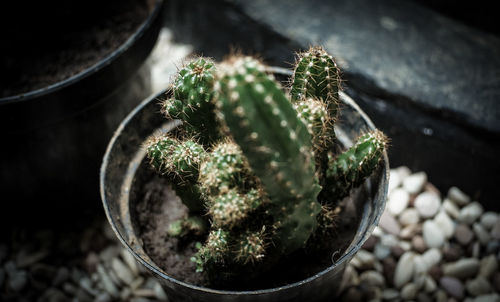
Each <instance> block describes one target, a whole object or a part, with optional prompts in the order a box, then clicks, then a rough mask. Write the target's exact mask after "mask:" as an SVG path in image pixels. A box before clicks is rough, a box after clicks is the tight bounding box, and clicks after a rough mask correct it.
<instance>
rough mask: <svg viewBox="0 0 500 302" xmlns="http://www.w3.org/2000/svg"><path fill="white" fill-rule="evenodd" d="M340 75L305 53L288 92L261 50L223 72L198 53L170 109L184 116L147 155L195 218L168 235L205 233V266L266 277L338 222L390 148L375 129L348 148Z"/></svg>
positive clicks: (323, 57)
mask: <svg viewBox="0 0 500 302" xmlns="http://www.w3.org/2000/svg"><path fill="white" fill-rule="evenodd" d="M216 69H217V70H216ZM339 73H340V72H339V70H338V68H337V65H336V64H335V61H334V60H333V58H332V57H331V56H330V55H328V54H327V53H326V52H325V51H324V50H323V49H322V48H320V47H314V48H311V49H309V50H308V51H306V52H304V53H301V54H299V55H298V59H297V63H296V67H295V71H294V76H293V78H292V80H291V81H290V82H291V83H292V85H291V87H290V88H289V90H288V89H287V88H285V89H284V88H282V87H281V86H280V84H279V83H278V82H277V81H275V79H274V78H273V76H272V75H270V74H268V73H267V72H266V68H265V66H264V65H263V64H262V63H261V62H259V61H258V60H256V59H254V58H251V57H244V56H233V57H231V58H229V59H227V60H226V61H224V62H222V63H221V64H219V65H218V66H217V67H216V66H215V64H214V63H212V61H210V60H208V59H205V58H198V59H195V60H193V61H191V62H190V63H188V64H187V65H185V67H184V68H182V69H181V70H180V71H179V74H178V76H177V78H176V80H175V82H174V85H173V87H172V95H173V98H171V99H168V100H166V101H165V102H164V104H163V111H164V112H165V114H166V115H167V117H169V118H175V119H180V120H182V121H183V122H184V123H183V125H182V126H181V127H180V129H179V130H178V131H176V132H175V133H174V134H167V135H164V136H161V137H154V138H151V139H150V140H149V141H148V143H147V155H148V158H149V160H150V163H151V165H152V166H153V167H154V168H155V169H156V170H157V171H158V172H159V173H161V174H164V175H167V176H168V177H170V179H171V180H172V183H173V186H174V189H175V190H176V192H177V194H178V195H179V196H180V197H181V199H182V201H183V202H184V203H185V204H186V206H187V207H188V208H189V209H190V215H192V216H190V217H185V218H183V219H181V220H179V221H175V222H173V223H172V225H171V226H170V228H169V230H167V233H168V234H169V235H170V236H180V237H188V236H192V235H194V236H200V234H201V233H203V232H205V236H206V241H205V242H204V244H200V246H199V251H198V253H197V254H196V256H195V257H193V259H192V260H193V261H194V262H196V264H197V270H198V271H205V272H207V273H208V275H209V277H212V278H219V279H220V278H221V276H223V277H222V278H231V277H234V276H237V275H238V274H239V275H241V274H243V272H245V273H248V272H250V271H251V272H254V273H255V272H259V271H262V270H265V269H266V268H267V267H269V266H270V265H272V263H274V262H275V261H276V260H277V259H278V258H279V257H281V255H288V254H291V253H293V252H294V251H297V250H298V249H301V248H304V247H306V245H307V243H308V241H309V240H310V238H311V237H313V236H312V235H313V234H315V233H321V234H328V233H329V232H330V231H331V230H332V229H334V228H335V219H336V217H337V214H338V211H339V209H338V208H337V204H338V202H339V201H340V200H341V199H342V198H344V197H346V196H347V195H349V192H350V190H351V189H352V188H354V187H357V186H359V185H360V184H362V183H363V181H364V180H365V179H366V178H367V177H369V176H370V175H371V174H372V173H373V171H374V170H375V169H376V168H377V166H378V163H379V161H380V159H381V157H382V154H383V150H384V148H385V145H386V138H385V136H384V135H383V134H382V133H381V132H380V131H378V130H377V131H373V132H368V133H365V134H362V135H361V136H360V138H359V139H358V141H357V142H356V143H355V144H354V146H352V147H351V148H349V149H348V150H346V151H344V152H340V153H339V152H338V150H339V149H340V148H341V146H339V145H338V142H337V140H336V138H335V131H334V123H335V120H336V117H337V114H338V111H339V99H338V96H339V89H340V78H339ZM320 193H321V194H320ZM200 214H204V215H205V217H207V216H208V218H209V221H210V227H209V228H207V227H206V226H205V227H204V223H203V219H201V220H200V219H199V215H200ZM207 233H208V234H207Z"/></svg>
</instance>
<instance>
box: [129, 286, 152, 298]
mask: <svg viewBox="0 0 500 302" xmlns="http://www.w3.org/2000/svg"><path fill="white" fill-rule="evenodd" d="M134 295H136V296H139V297H145V298H153V297H154V296H155V292H154V290H152V289H149V288H139V289H137V290H135V291H134Z"/></svg>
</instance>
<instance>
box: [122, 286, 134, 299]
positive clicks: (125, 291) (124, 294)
mask: <svg viewBox="0 0 500 302" xmlns="http://www.w3.org/2000/svg"><path fill="white" fill-rule="evenodd" d="M130 296H132V290H131V289H130V288H129V287H124V288H123V289H122V291H121V292H120V300H122V301H125V300H128V298H129V297H130Z"/></svg>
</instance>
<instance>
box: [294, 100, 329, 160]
mask: <svg viewBox="0 0 500 302" xmlns="http://www.w3.org/2000/svg"><path fill="white" fill-rule="evenodd" d="M293 107H294V108H295V111H297V115H298V116H299V118H300V119H301V120H302V122H303V123H304V124H305V125H306V126H307V130H309V133H310V134H311V136H312V143H313V147H314V152H315V153H320V152H324V151H325V150H326V148H327V147H328V146H329V142H331V141H332V136H331V133H335V132H334V130H333V120H332V118H331V117H330V115H329V114H328V109H327V107H326V105H325V104H324V103H323V102H322V101H320V100H319V99H315V98H306V99H303V100H300V101H298V102H296V103H295V104H294V105H293Z"/></svg>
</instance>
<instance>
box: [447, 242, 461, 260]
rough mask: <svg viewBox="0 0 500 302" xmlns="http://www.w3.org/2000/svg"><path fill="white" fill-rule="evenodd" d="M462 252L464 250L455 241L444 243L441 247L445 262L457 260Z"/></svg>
mask: <svg viewBox="0 0 500 302" xmlns="http://www.w3.org/2000/svg"><path fill="white" fill-rule="evenodd" d="M463 254H464V251H463V249H462V247H461V246H459V245H458V244H455V243H451V244H449V245H446V246H445V247H444V248H443V258H444V260H445V261H446V262H453V261H457V260H458V259H460V257H462V256H463Z"/></svg>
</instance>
